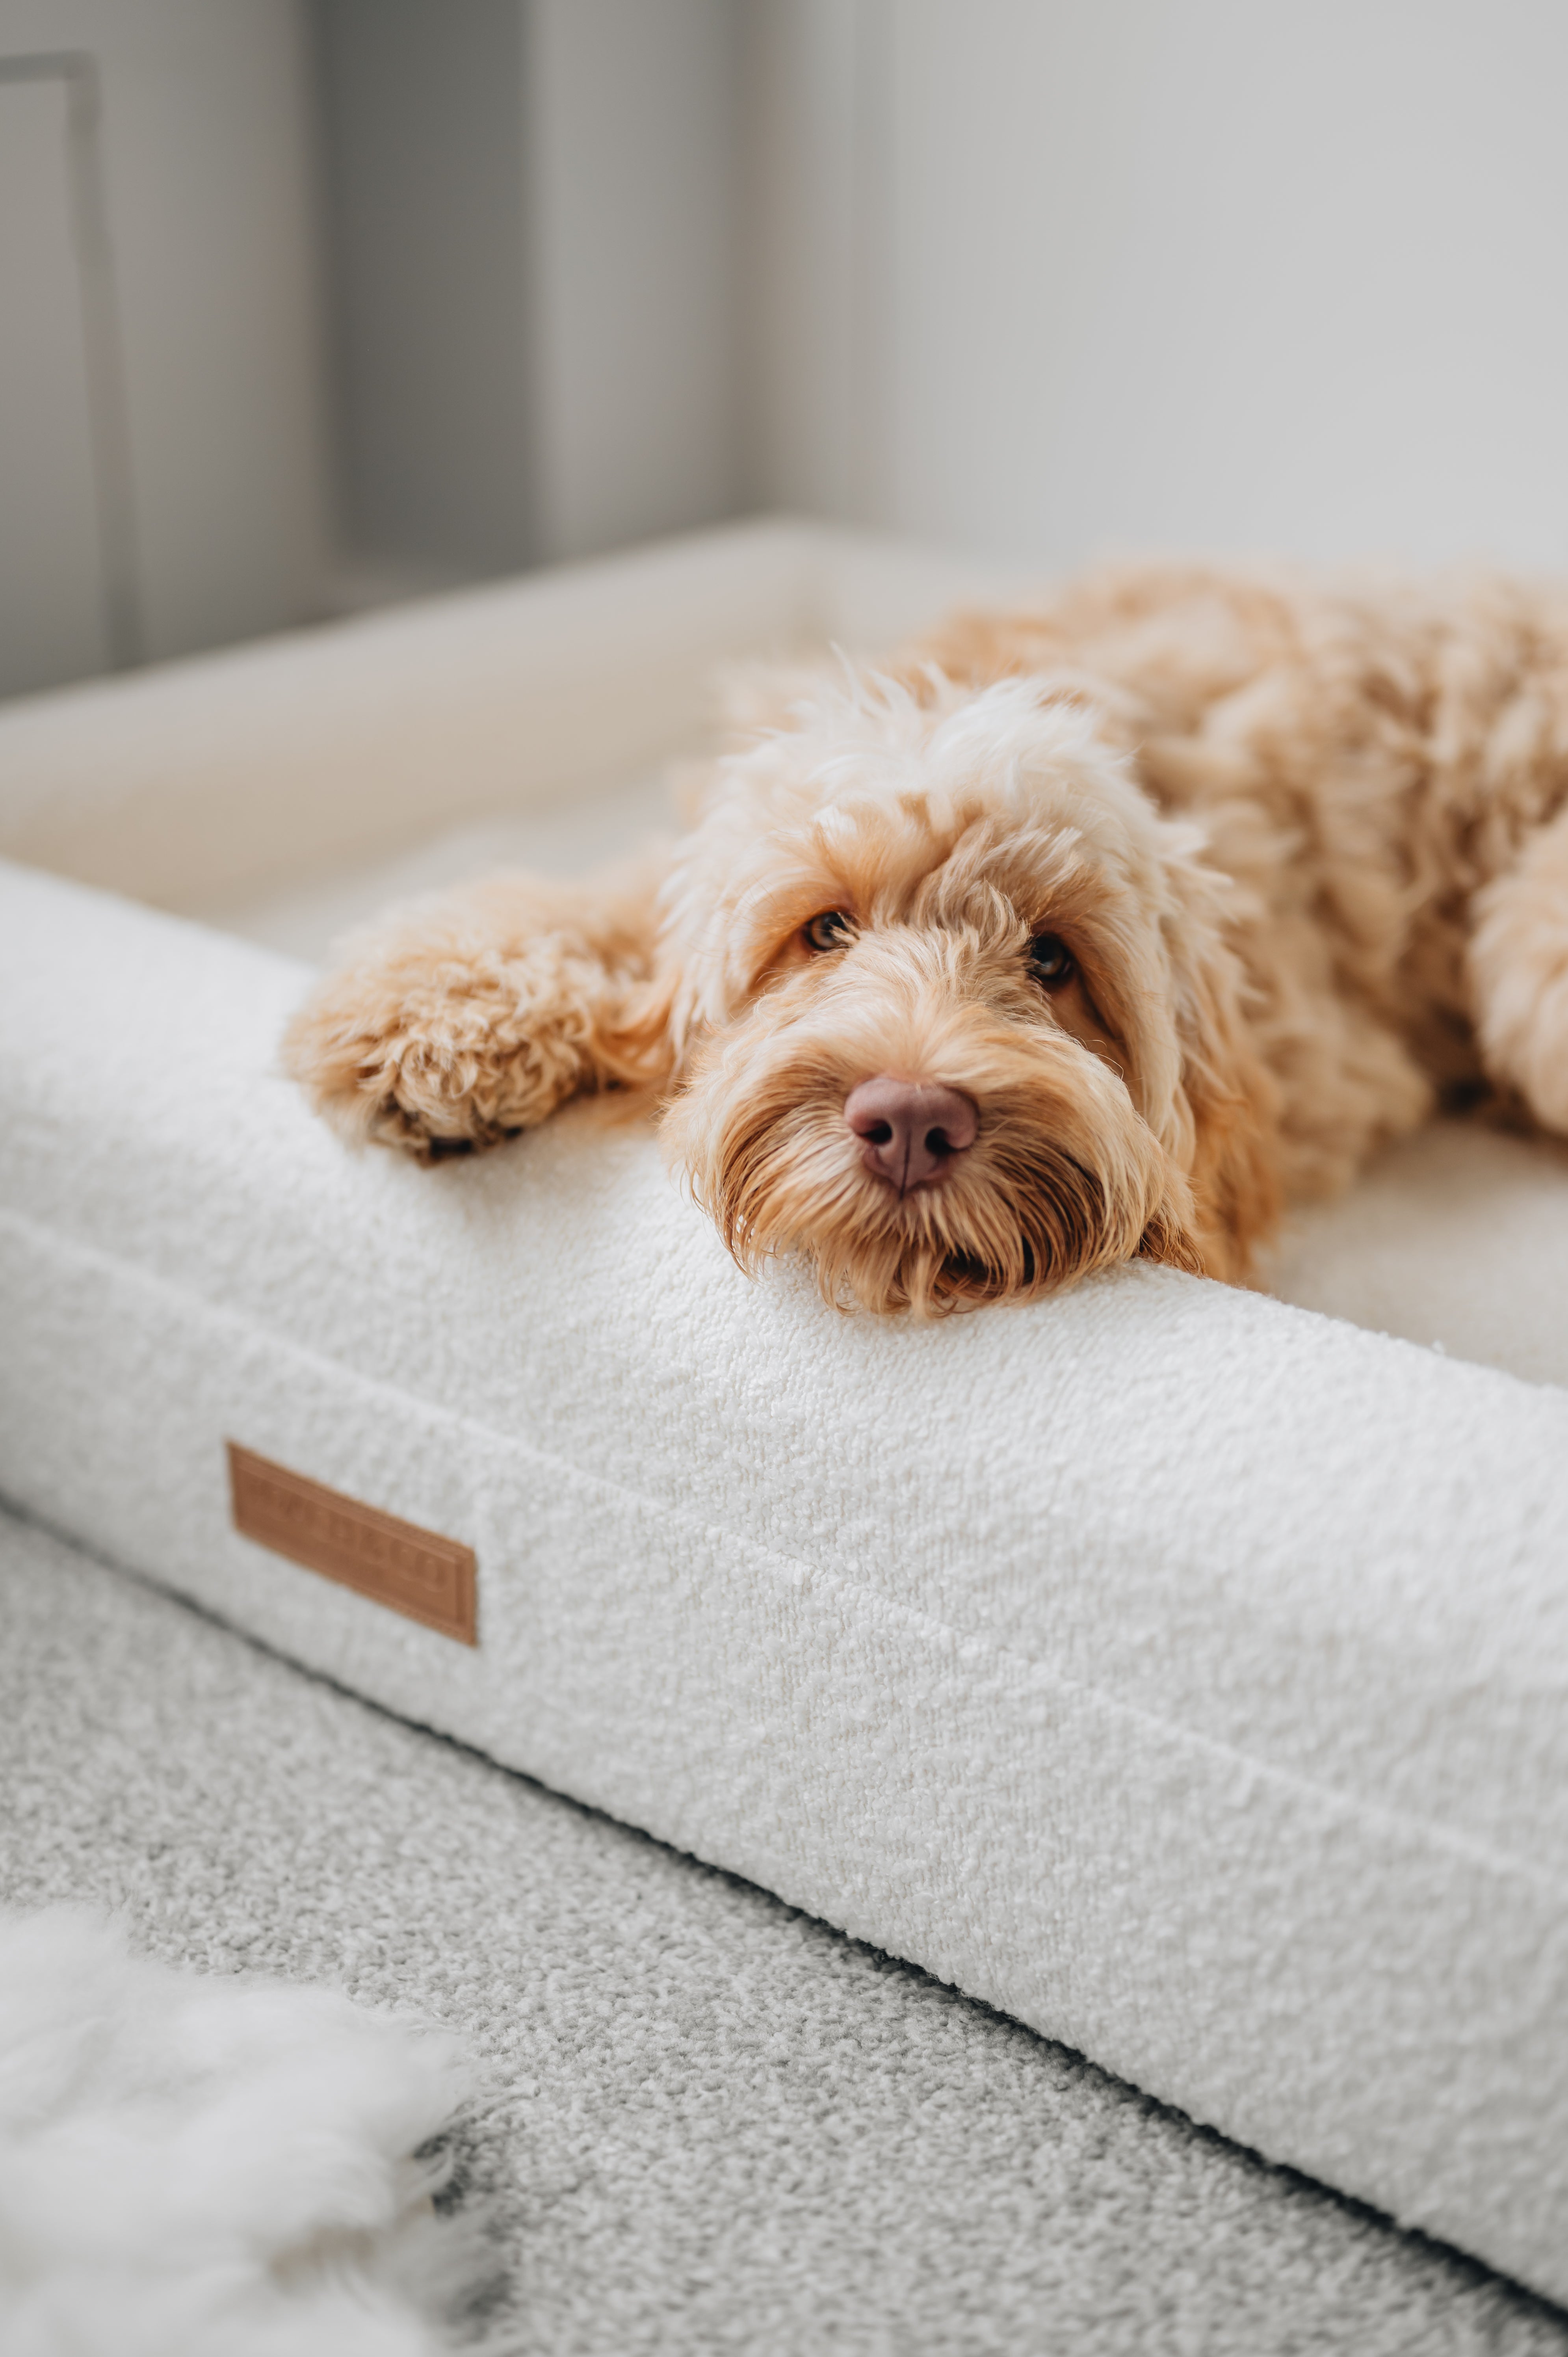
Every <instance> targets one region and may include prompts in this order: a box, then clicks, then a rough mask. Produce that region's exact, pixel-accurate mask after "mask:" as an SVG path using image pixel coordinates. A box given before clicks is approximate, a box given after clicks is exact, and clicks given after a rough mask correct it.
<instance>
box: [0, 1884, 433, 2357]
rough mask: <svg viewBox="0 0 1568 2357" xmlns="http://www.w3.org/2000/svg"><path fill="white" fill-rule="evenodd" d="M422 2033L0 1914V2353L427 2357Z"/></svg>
mask: <svg viewBox="0 0 1568 2357" xmlns="http://www.w3.org/2000/svg"><path fill="white" fill-rule="evenodd" d="M461 2093H462V2089H461V2083H460V2078H459V2072H458V2066H457V2061H456V2050H455V2048H454V2046H453V2044H452V2041H451V2040H449V2039H447V2038H446V2037H445V2036H444V2035H441V2034H439V2033H434V2032H430V2031H424V2030H422V2029H419V2028H418V2027H417V2026H411V2025H409V2024H407V2023H404V2022H402V2021H399V2020H396V2019H393V2018H391V2017H389V2016H387V2015H379V2014H375V2013H371V2012H369V2011H367V2010H366V2009H364V2008H363V2007H360V2006H357V2005H355V2004H353V2003H351V2002H350V2001H349V1998H348V1997H346V1996H340V1995H338V1993H337V1992H336V1991H334V1990H330V1989H322V1988H310V1987H303V1986H294V1985H291V1984H289V1983H287V1982H284V1981H271V1980H263V1979H260V1978H255V1977H251V1976H223V1977H217V1976H211V1975H200V1974H197V1973H192V1972H177V1971H174V1970H172V1969H171V1968H170V1967H169V1966H167V1965H166V1964H152V1963H147V1962H145V1961H143V1960H142V1959H140V1958H138V1957H134V1956H133V1955H131V1954H130V1953H129V1952H128V1950H127V1947H126V1944H125V1940H124V1934H123V1932H121V1931H120V1930H119V1928H118V1927H117V1926H115V1925H113V1923H110V1922H106V1921H103V1920H102V1919H101V1918H98V1917H94V1916H91V1915H89V1914H86V1913H83V1912H80V1911H78V1910H75V1909H70V1908H51V1909H49V1910H47V1911H46V1912H44V1913H42V1914H38V1915H32V1916H26V1915H19V1914H16V1913H14V1912H6V1911H0V2347H3V2348H4V2349H5V2352H6V2357H416V2352H418V2353H419V2357H423V2352H426V2351H431V2350H434V2349H435V2348H436V2347H437V2346H438V2345H439V2342H438V2341H437V2339H436V2337H435V2334H434V2331H433V2329H432V2327H431V2326H430V2324H429V2323H428V2322H427V2321H426V2296H427V2295H428V2294H429V2293H430V2291H431V2289H432V2287H433V2285H434V2283H435V2280H436V2278H437V2277H438V2276H439V2275H440V2273H441V2264H440V2262H441V2255H442V2253H441V2246H442V2244H443V2243H444V2241H445V2239H446V2236H445V2233H444V2230H443V2229H441V2228H440V2227H439V2225H438V2224H437V2223H436V2222H435V2216H434V2212H433V2211H432V2207H431V2200H430V2197H431V2194H432V2191H433V2190H435V2171H434V2170H433V2169H432V2168H431V2167H430V2166H429V2165H427V2164H426V2163H424V2162H422V2161H421V2160H419V2159H417V2158H414V2156H415V2155H416V2154H417V2153H418V2151H419V2149H420V2147H422V2146H424V2144H426V2142H427V2141H428V2140H429V2139H430V2138H431V2137H433V2136H435V2134H436V2132H437V2131H438V2130H439V2129H440V2128H441V2127H442V2126H444V2125H445V2124H446V2121H447V2120H448V2119H449V2117H450V2115H451V2114H452V2111H453V2109H454V2106H455V2104H456V2102H457V2101H458V2099H459V2097H460V2095H461Z"/></svg>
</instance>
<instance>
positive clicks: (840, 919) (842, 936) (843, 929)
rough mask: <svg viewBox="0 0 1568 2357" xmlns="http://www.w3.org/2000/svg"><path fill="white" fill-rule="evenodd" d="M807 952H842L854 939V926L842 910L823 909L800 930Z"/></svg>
mask: <svg viewBox="0 0 1568 2357" xmlns="http://www.w3.org/2000/svg"><path fill="white" fill-rule="evenodd" d="M800 938H801V940H802V941H803V942H805V944H806V947H807V948H808V949H809V950H842V949H844V948H846V947H847V946H848V944H849V942H851V941H853V939H854V923H853V922H852V920H850V919H849V918H848V917H846V916H845V915H844V912H843V909H823V910H822V915H821V916H820V917H812V918H811V920H809V922H807V923H806V924H804V925H802V926H801V928H800Z"/></svg>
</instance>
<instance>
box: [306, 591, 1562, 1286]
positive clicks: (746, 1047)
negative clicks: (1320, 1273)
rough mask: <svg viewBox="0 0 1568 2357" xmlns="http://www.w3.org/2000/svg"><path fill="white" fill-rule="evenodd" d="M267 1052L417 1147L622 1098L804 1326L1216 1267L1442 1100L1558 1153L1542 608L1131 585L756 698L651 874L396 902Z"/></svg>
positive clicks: (378, 1132)
mask: <svg viewBox="0 0 1568 2357" xmlns="http://www.w3.org/2000/svg"><path fill="white" fill-rule="evenodd" d="M285 1058H286V1062H287V1065H288V1069H289V1070H290V1071H292V1072H293V1073H294V1074H295V1077H296V1078H297V1079H298V1080H299V1081H300V1082H302V1083H303V1084H304V1085H305V1087H306V1090H307V1091H308V1092H309V1093H310V1095H311V1097H312V1099H313V1101H314V1103H316V1104H317V1106H318V1107H319V1109H320V1110H321V1111H322V1112H323V1113H324V1114H327V1116H328V1118H329V1119H330V1120H332V1121H333V1122H335V1123H336V1124H337V1125H338V1126H339V1128H341V1129H342V1130H344V1131H345V1132H346V1133H347V1134H348V1135H350V1136H353V1137H358V1138H370V1139H375V1140H377V1141H379V1142H381V1143H382V1144H386V1145H391V1146H402V1147H404V1148H406V1149H408V1150H409V1151H411V1152H413V1153H414V1154H417V1155H420V1156H423V1157H432V1156H434V1155H436V1154H439V1153H440V1152H442V1151H443V1150H454V1149H457V1148H465V1147H473V1146H487V1145H489V1144H491V1143H493V1142H494V1141H495V1140H497V1139H499V1138H501V1137H505V1136H507V1135H510V1134H511V1133H512V1132H514V1131H517V1130H521V1129H526V1128H529V1127H531V1126H532V1125H533V1124H535V1123H538V1122H541V1121H543V1120H544V1119H545V1118H546V1116H547V1115H548V1114H550V1113H551V1112H552V1111H553V1109H554V1108H555V1107H556V1106H557V1105H559V1104H560V1103H562V1102H563V1101H564V1099H566V1098H569V1097H572V1096H575V1095H579V1094H581V1093H583V1092H588V1091H597V1090H605V1089H608V1088H616V1089H620V1090H630V1091H633V1092H637V1094H638V1097H639V1099H640V1100H642V1101H645V1102H647V1103H650V1105H656V1106H657V1107H658V1108H659V1110H660V1119H661V1121H662V1125H663V1129H664V1133H665V1136H666V1138H667V1140H668V1142H669V1145H670V1146H671V1151H672V1153H673V1155H674V1156H675V1157H676V1158H677V1160H678V1161H679V1162H680V1163H681V1164H682V1166H683V1167H684V1168H685V1170H686V1171H687V1172H688V1173H689V1174H690V1178H691V1181H692V1183H693V1188H694V1189H695V1191H696V1193H697V1195H698V1197H699V1199H700V1200H702V1201H703V1203H704V1204H705V1205H706V1207H707V1208H708V1210H709V1211H711V1212H712V1214H713V1216H714V1219H715V1220H716V1221H717V1222H718V1224H719V1226H720V1228H721V1230H722V1232H723V1233H724V1235H725V1240H726V1242H727V1243H728V1244H729V1246H730V1248H731V1250H732V1251H733V1252H734V1253H735V1254H736V1257H737V1258H738V1259H739V1260H740V1261H741V1262H742V1264H743V1265H746V1266H748V1267H750V1266H754V1265H757V1263H758V1262H759V1261H760V1260H762V1259H763V1258H765V1257H766V1256H768V1254H774V1253H779V1252H783V1251H789V1250H798V1251H800V1252H803V1253H805V1254H809V1255H810V1256H811V1260H812V1262H813V1263H814V1265H815V1268H816V1271H817V1275H818V1278H819V1282H820V1284H821V1286H822V1291H823V1293H824V1295H825V1296H826V1297H828V1298H829V1299H830V1300H834V1301H840V1302H848V1301H852V1300H853V1301H858V1302H860V1303H862V1304H865V1306H867V1307H869V1308H875V1309H897V1308H913V1309H915V1310H916V1311H922V1312H929V1311H934V1310H941V1309H946V1308H957V1307H961V1306H963V1305H965V1304H970V1303H975V1302H981V1301H992V1300H997V1299H1001V1298H1004V1297H1023V1296H1026V1295H1029V1294H1035V1293H1039V1292H1041V1291H1044V1290H1046V1289H1047V1288H1048V1287H1050V1286H1058V1285H1060V1284H1062V1283H1063V1282H1065V1281H1067V1280H1068V1279H1070V1278H1072V1277H1074V1276H1077V1275H1081V1274H1082V1273H1083V1272H1085V1271H1086V1270H1089V1269H1093V1268H1099V1267H1102V1266H1104V1265H1107V1264H1109V1263H1112V1262H1116V1261H1122V1260H1126V1259H1129V1258H1132V1257H1133V1256H1136V1255H1140V1254H1141V1255H1143V1256H1144V1257H1145V1258H1151V1259H1155V1260H1161V1261H1167V1262H1171V1263H1174V1264H1175V1265H1177V1266H1179V1267H1183V1268H1187V1269H1193V1270H1197V1271H1199V1272H1201V1273H1204V1274H1207V1275H1213V1276H1219V1277H1224V1278H1229V1279H1231V1280H1245V1279H1246V1278H1247V1276H1248V1275H1249V1274H1250V1273H1251V1268H1252V1263H1253V1255H1254V1253H1255V1251H1256V1249H1257V1247H1258V1246H1259V1245H1260V1244H1261V1243H1262V1242H1263V1241H1264V1240H1265V1239H1266V1238H1267V1236H1268V1234H1269V1232H1270V1230H1271V1228H1272V1227H1273V1224H1274V1222H1276V1220H1277V1218H1278V1216H1279V1213H1280V1211H1281V1208H1282V1206H1283V1204H1284V1203H1286V1202H1288V1201H1291V1200H1299V1199H1304V1198H1306V1197H1310V1196H1319V1195H1323V1194H1326V1193H1329V1192H1332V1191H1333V1190H1334V1189H1336V1188H1337V1187H1338V1186H1340V1185H1342V1184H1343V1183H1344V1182H1345V1180H1347V1179H1348V1178H1349V1177H1350V1175H1351V1174H1352V1173H1353V1172H1354V1171H1355V1170H1356V1168H1358V1167H1359V1165H1360V1164H1361V1163H1362V1162H1363V1161H1364V1159H1365V1158H1366V1157H1367V1156H1368V1155H1369V1154H1370V1153H1371V1152H1372V1151H1373V1150H1374V1149H1375V1148H1376V1147H1377V1146H1380V1144H1382V1143H1383V1142H1385V1141H1386V1140H1389V1139H1391V1138H1393V1137H1395V1136H1398V1135H1401V1134H1402V1132H1405V1131H1407V1130H1409V1129H1411V1128H1412V1127H1413V1126H1414V1125H1416V1124H1418V1123H1419V1122H1421V1121H1422V1120H1423V1119H1424V1118H1425V1117H1426V1116H1427V1115H1428V1114H1429V1113H1430V1112H1431V1111H1432V1110H1433V1109H1434V1106H1435V1105H1436V1104H1437V1103H1439V1102H1448V1103H1454V1102H1463V1101H1467V1100H1469V1101H1473V1100H1475V1099H1477V1098H1479V1097H1481V1096H1490V1097H1491V1098H1492V1099H1493V1100H1495V1101H1498V1102H1501V1103H1507V1104H1509V1106H1511V1107H1512V1108H1513V1109H1514V1110H1515V1111H1516V1112H1517V1113H1519V1114H1523V1115H1524V1116H1525V1117H1527V1118H1529V1119H1530V1120H1532V1121H1534V1122H1535V1123H1537V1124H1539V1125H1542V1126H1544V1127H1545V1128H1548V1129H1551V1130H1555V1131H1559V1132H1568V595H1557V594H1554V593H1552V592H1550V591H1547V590H1545V589H1542V588H1541V587H1537V586H1532V585H1527V584H1524V583H1520V582H1516V581H1510V580H1507V579H1500V578H1496V577H1492V576H1466V577H1465V578H1462V579H1456V580H1449V581H1437V582H1433V583H1430V584H1426V585H1422V584H1417V583H1412V582H1409V581H1400V580H1388V581H1382V580H1376V579H1370V578H1361V579H1351V580H1340V581H1330V580H1317V579H1313V578H1309V577H1306V576H1295V575H1291V574H1286V573H1283V572H1280V573H1266V572H1261V571H1255V570H1254V571H1248V572H1240V571H1236V572H1227V571H1224V570H1219V569H1211V568H1210V569H1201V570H1200V569H1194V568H1183V569H1177V568H1170V567H1155V566H1141V567H1138V568H1135V569H1126V570H1122V571H1119V572H1115V573H1111V574H1105V575H1100V576H1092V577H1090V579H1088V580H1086V581H1084V582H1082V583H1080V584H1078V585H1076V586H1073V587H1069V588H1068V589H1067V590H1065V591H1064V592H1062V593H1061V594H1060V596H1059V597H1057V598H1056V599H1055V600H1054V601H1052V602H1051V603H1049V604H1047V605H1046V606H1043V607H1041V608H1039V609H1037V610H1031V611H1026V612H1009V613H1000V614H990V615H972V616H960V617H958V618H956V619H954V620H953V621H952V622H951V623H950V625H948V626H947V627H946V628H945V629H944V630H941V631H940V632H939V633H938V634H937V635H936V636H935V637H933V638H932V639H930V640H929V641H927V642H925V643H924V644H923V645H921V646H918V647H917V648H915V649H914V650H912V651H908V652H907V653H905V654H904V655H902V656H900V657H899V658H898V659H897V661H896V662H893V663H891V664H890V665H888V666H886V667H885V668H878V669H872V668H859V667H854V666H844V665H841V666H840V667H839V668H838V669H837V670H836V671H834V670H831V669H828V668H826V667H824V668H823V669H822V672H821V673H814V674H807V673H802V674H799V675H796V676H795V677H794V678H793V679H792V680H789V681H787V680H784V679H782V678H780V679H779V681H777V682H775V683H774V684H773V685H772V686H771V688H769V689H768V691H767V692H766V693H764V694H758V695H755V696H754V697H753V708H752V710H751V711H750V712H749V714H748V715H747V716H746V718H745V719H744V720H743V721H742V722H741V723H740V724H739V725H738V726H737V730H736V742H735V744H734V746H733V748H732V749H731V750H729V751H728V752H726V753H725V755H723V756H722V757H721V758H719V759H717V760H716V761H715V762H714V765H713V766H712V769H711V770H710V771H709V772H708V773H707V776H706V780H705V786H704V789H703V793H702V798H701V802H700V807H699V809H698V812H697V815H696V820H695V823H694V825H693V829H692V832H691V833H690V834H688V835H687V836H686V838H685V839H684V840H683V841H682V842H681V843H680V844H678V845H676V846H675V847H674V848H673V850H672V851H671V853H670V854H669V855H668V856H667V858H666V859H664V861H663V862H662V864H661V873H658V874H655V873H651V872H649V871H646V870H645V871H643V872H641V873H639V874H636V875H630V876H622V877H612V878H608V879H607V880H606V881H605V882H604V883H603V884H602V885H599V886H594V885H589V886H584V887H578V888H569V887H561V886H557V885H551V884H544V883H541V882H538V881H536V880H533V879H530V878H527V877H498V878H494V879H492V880H489V881H487V882H485V883H482V884H479V885H477V886H475V887H473V888H469V889H467V890H464V891H460V892H457V893H455V894H450V895H448V896H446V898H444V899H440V900H434V901H431V902H428V903H426V904H425V905H424V906H423V907H419V908H413V909H408V910H406V911H403V912H402V913H400V914H397V915H395V916H394V917H393V918H392V919H390V920H387V921H386V922H385V923H384V924H383V925H382V926H381V927H380V928H379V929H372V930H371V931H368V932H366V933H363V934H361V935H360V937H359V938H358V940H357V941H356V942H352V943H350V944H349V954H348V958H347V962H346V963H344V965H343V966H342V967H341V968H340V969H339V970H338V971H337V972H336V973H334V974H331V975H330V976H329V977H328V979H327V980H325V981H324V982H323V983H322V984H321V985H320V986H319V987H318V989H317V991H316V993H315V995H314V996H313V997H312V998H311V999H310V1001H309V1002H308V1004H307V1005H306V1006H305V1008H304V1009H303V1011H302V1012H301V1013H300V1015H299V1016H298V1017H296V1019H295V1022H294V1024H293V1026H292V1027H291V1029H290V1031H289V1034H288V1037H287V1041H286V1045H285Z"/></svg>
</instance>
